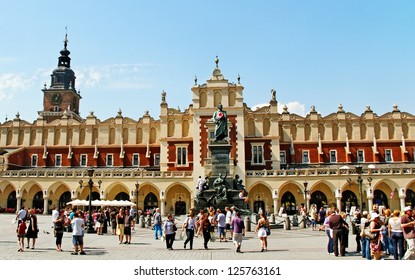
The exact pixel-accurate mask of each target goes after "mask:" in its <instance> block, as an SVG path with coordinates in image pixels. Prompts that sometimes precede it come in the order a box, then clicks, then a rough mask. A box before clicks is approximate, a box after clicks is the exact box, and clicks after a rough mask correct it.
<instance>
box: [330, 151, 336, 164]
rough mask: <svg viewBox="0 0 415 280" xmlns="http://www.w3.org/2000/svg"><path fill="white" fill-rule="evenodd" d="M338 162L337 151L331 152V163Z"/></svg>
mask: <svg viewBox="0 0 415 280" xmlns="http://www.w3.org/2000/svg"><path fill="white" fill-rule="evenodd" d="M336 162H337V151H335V150H331V151H330V163H336Z"/></svg>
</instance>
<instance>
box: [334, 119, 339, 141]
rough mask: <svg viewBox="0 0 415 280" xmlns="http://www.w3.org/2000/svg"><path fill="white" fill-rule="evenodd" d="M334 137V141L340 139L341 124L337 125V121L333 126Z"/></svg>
mask: <svg viewBox="0 0 415 280" xmlns="http://www.w3.org/2000/svg"><path fill="white" fill-rule="evenodd" d="M332 134H333V135H332V137H333V141H336V140H338V139H339V126H338V125H337V123H335V124H333V126H332Z"/></svg>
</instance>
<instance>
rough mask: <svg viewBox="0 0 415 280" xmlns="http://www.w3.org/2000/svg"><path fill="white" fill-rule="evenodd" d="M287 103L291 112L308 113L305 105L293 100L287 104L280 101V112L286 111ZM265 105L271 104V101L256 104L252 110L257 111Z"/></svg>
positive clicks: (301, 114)
mask: <svg viewBox="0 0 415 280" xmlns="http://www.w3.org/2000/svg"><path fill="white" fill-rule="evenodd" d="M285 105H287V108H288V112H290V113H293V114H297V115H300V116H305V115H306V112H305V105H304V104H301V103H300V102H298V101H291V102H288V103H287V104H281V103H278V113H282V112H283V111H284V110H283V108H284V106H285ZM265 106H269V103H261V104H257V105H254V106H252V110H253V111H255V110H258V109H259V108H262V107H265Z"/></svg>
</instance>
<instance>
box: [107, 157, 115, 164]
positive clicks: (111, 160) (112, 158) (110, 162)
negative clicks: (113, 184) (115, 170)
mask: <svg viewBox="0 0 415 280" xmlns="http://www.w3.org/2000/svg"><path fill="white" fill-rule="evenodd" d="M113 165H114V155H113V154H108V155H107V166H113Z"/></svg>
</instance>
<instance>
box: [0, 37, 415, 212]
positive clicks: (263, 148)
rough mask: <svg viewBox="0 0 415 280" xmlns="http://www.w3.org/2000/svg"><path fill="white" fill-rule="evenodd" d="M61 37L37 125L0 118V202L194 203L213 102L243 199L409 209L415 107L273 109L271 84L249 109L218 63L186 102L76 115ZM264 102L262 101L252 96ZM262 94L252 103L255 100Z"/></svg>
mask: <svg viewBox="0 0 415 280" xmlns="http://www.w3.org/2000/svg"><path fill="white" fill-rule="evenodd" d="M69 55H70V52H69V50H68V49H67V40H66V37H65V43H64V48H63V50H62V51H61V52H60V56H59V58H58V65H57V68H56V69H55V70H53V72H52V74H51V82H50V86H47V85H46V84H45V86H44V88H43V89H42V91H43V109H42V110H41V111H39V112H38V118H37V119H36V120H34V121H32V122H28V121H25V120H22V119H20V116H19V114H17V115H16V117H15V118H14V119H13V120H8V121H6V122H4V123H0V172H1V173H0V207H1V208H9V209H11V208H14V209H19V208H20V207H21V206H22V205H25V206H26V207H35V208H38V209H42V210H41V211H42V212H43V213H47V212H48V211H50V210H51V208H52V206H53V205H56V206H58V207H60V208H62V207H65V205H66V203H67V202H69V201H71V200H74V199H89V188H88V187H85V183H84V186H82V184H80V180H83V181H84V182H88V179H89V177H88V168H90V167H93V168H94V170H95V172H94V175H93V177H92V178H91V179H92V181H93V186H92V194H91V198H92V199H94V200H95V199H106V200H130V201H132V202H134V203H137V205H138V207H139V208H140V209H142V210H149V209H153V208H155V207H159V208H160V209H161V211H162V213H164V214H167V213H173V214H183V213H184V212H187V211H188V209H189V208H190V207H194V205H195V195H196V189H195V186H196V184H197V181H198V178H199V176H202V178H204V177H205V176H209V174H210V173H211V170H212V160H211V156H210V152H209V148H208V145H209V143H210V141H211V139H212V137H213V130H214V124H213V125H212V122H211V118H212V114H213V112H214V111H216V108H217V106H218V105H219V104H222V106H223V109H224V110H225V111H226V112H227V115H228V128H229V133H228V135H229V139H228V141H229V143H230V144H231V151H230V155H229V156H230V162H231V164H230V165H231V166H230V169H229V170H230V174H228V177H230V178H233V177H235V176H236V175H239V178H240V179H242V180H243V181H242V182H243V185H245V187H246V190H247V191H248V204H249V208H250V209H251V210H253V211H257V210H258V209H259V208H260V207H261V208H262V209H266V208H268V209H270V210H271V212H274V213H278V212H280V210H281V211H285V212H287V213H288V214H292V213H294V212H295V210H296V207H297V206H298V205H301V204H304V205H307V206H309V205H311V204H317V206H318V207H320V206H323V205H330V204H334V205H337V207H339V208H341V209H343V210H344V209H345V208H346V207H352V206H360V205H362V203H363V207H364V208H365V209H368V208H370V207H371V206H372V205H373V204H379V205H384V206H386V207H389V208H391V209H403V208H404V207H405V206H407V205H411V206H415V165H414V150H415V116H414V115H412V114H410V113H407V112H401V111H400V110H399V108H398V106H393V108H392V111H391V112H387V113H384V114H381V115H378V114H376V113H375V112H373V111H372V110H371V108H370V107H366V110H365V111H364V112H361V113H358V114H355V113H351V112H347V111H345V110H344V109H343V107H342V106H341V105H339V107H338V110H337V111H336V112H333V113H331V114H329V115H327V116H322V115H320V114H319V113H318V112H317V111H316V109H315V108H314V107H312V108H311V109H310V111H309V112H308V113H307V115H306V116H305V117H304V116H299V115H296V114H293V113H290V112H289V111H288V109H287V107H284V109H283V111H282V112H278V111H277V105H278V101H277V96H276V91H274V90H272V91H271V93H270V96H269V100H263V101H264V102H268V103H267V105H265V106H263V107H261V108H257V109H255V110H253V109H251V108H250V107H249V106H247V104H245V103H244V95H243V93H244V92H243V91H244V87H243V86H242V85H241V83H240V79H239V78H237V81H236V82H230V81H228V80H227V79H226V78H225V76H224V75H223V74H222V71H221V70H220V68H219V60H218V59H216V61H215V63H216V66H215V68H214V69H213V72H212V75H211V77H210V78H209V79H208V80H207V81H206V82H205V83H203V84H198V83H197V80H196V79H195V83H194V85H193V86H192V87H191V90H190V91H189V100H191V103H190V105H189V106H188V108H186V109H185V110H184V111H181V110H179V109H175V108H171V107H169V105H168V96H167V94H166V93H165V92H162V93H161V96H160V97H159V98H160V115H159V116H158V117H154V116H150V115H149V114H148V113H144V115H142V116H141V117H139V118H138V120H137V119H133V118H130V117H127V116H123V114H122V112H121V110H120V111H118V113H117V114H116V115H115V116H114V117H112V118H109V119H106V120H101V119H99V118H98V116H95V115H94V113H93V112H90V113H89V115H87V116H86V117H82V116H80V115H79V107H80V102H81V95H80V93H79V92H78V91H77V89H76V77H75V73H74V71H73V70H72V69H71V58H70V56H69ZM259 102H261V101H259ZM259 102H258V103H259Z"/></svg>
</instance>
